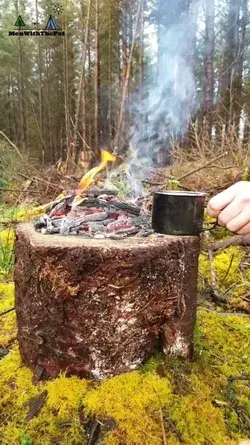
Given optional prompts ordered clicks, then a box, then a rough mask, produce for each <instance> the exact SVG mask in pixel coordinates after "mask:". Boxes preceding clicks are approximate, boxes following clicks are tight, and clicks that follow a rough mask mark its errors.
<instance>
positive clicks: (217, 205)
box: [207, 184, 238, 218]
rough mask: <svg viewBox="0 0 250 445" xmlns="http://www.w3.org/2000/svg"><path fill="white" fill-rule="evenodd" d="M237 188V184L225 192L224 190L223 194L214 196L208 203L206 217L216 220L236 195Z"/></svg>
mask: <svg viewBox="0 0 250 445" xmlns="http://www.w3.org/2000/svg"><path fill="white" fill-rule="evenodd" d="M237 186H238V184H234V185H232V186H231V187H229V188H228V189H227V190H224V191H223V192H221V193H219V194H218V195H216V196H214V197H213V198H212V199H211V200H210V201H209V203H208V206H207V212H208V215H209V216H211V217H213V218H216V217H217V216H218V215H219V213H220V212H221V211H222V210H223V209H224V208H225V207H226V206H227V205H228V204H230V202H232V201H233V199H234V197H235V195H236V193H237Z"/></svg>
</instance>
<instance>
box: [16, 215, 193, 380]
mask: <svg viewBox="0 0 250 445" xmlns="http://www.w3.org/2000/svg"><path fill="white" fill-rule="evenodd" d="M199 249H200V240H199V237H171V236H163V237H157V236H156V235H153V236H151V237H149V238H136V237H134V238H129V239H126V240H122V241H113V240H112V241H111V240H94V239H87V240H86V239H82V238H81V237H73V236H71V237H61V236H57V235H42V234H40V233H37V232H35V230H34V229H33V226H32V225H31V224H22V225H20V226H19V227H18V229H17V237H16V247H15V255H16V265H15V289H16V297H15V306H16V313H17V322H18V341H19V347H20V352H21V356H22V359H23V361H24V363H25V364H26V365H28V366H29V367H30V368H31V369H32V370H33V371H34V372H35V374H36V375H38V376H40V377H41V378H50V377H55V376H57V375H58V374H59V373H60V371H65V372H67V374H68V375H72V374H75V375H78V376H80V377H91V376H92V377H94V378H97V379H102V378H103V377H106V376H112V375H116V374H120V373H122V372H126V371H130V370H133V369H136V368H137V367H138V366H139V365H140V364H141V363H143V362H144V361H145V360H147V359H148V358H149V357H150V356H151V355H152V354H153V353H154V352H155V350H156V349H157V348H158V350H159V349H160V350H162V351H164V352H165V354H177V355H180V356H183V357H189V356H191V355H192V351H193V331H194V325H195V317H196V296H197V269H198V255H199Z"/></svg>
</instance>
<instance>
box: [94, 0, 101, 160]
mask: <svg viewBox="0 0 250 445" xmlns="http://www.w3.org/2000/svg"><path fill="white" fill-rule="evenodd" d="M95 9H96V11H95V13H96V15H95V77H94V85H95V87H94V90H95V114H94V122H95V145H94V146H95V153H96V155H97V154H98V152H99V149H100V147H99V139H100V41H99V13H100V12H99V0H96V2H95Z"/></svg>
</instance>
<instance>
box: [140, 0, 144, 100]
mask: <svg viewBox="0 0 250 445" xmlns="http://www.w3.org/2000/svg"><path fill="white" fill-rule="evenodd" d="M144 7H145V0H142V5H141V23H140V49H139V88H140V100H141V102H142V98H143V74H144V73H143V68H144V65H143V58H144Z"/></svg>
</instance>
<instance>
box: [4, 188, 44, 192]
mask: <svg viewBox="0 0 250 445" xmlns="http://www.w3.org/2000/svg"><path fill="white" fill-rule="evenodd" d="M0 191H1V192H18V193H41V192H39V191H38V190H20V189H5V188H3V187H0Z"/></svg>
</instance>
